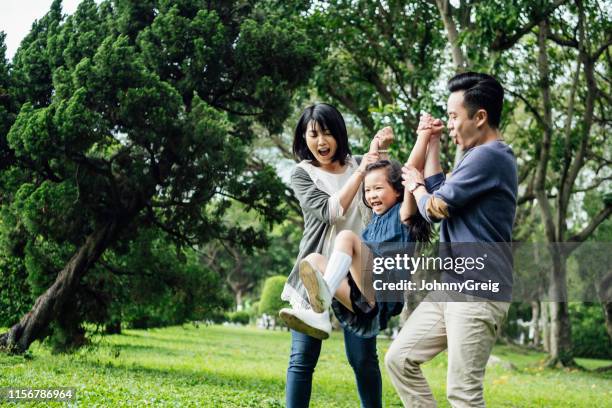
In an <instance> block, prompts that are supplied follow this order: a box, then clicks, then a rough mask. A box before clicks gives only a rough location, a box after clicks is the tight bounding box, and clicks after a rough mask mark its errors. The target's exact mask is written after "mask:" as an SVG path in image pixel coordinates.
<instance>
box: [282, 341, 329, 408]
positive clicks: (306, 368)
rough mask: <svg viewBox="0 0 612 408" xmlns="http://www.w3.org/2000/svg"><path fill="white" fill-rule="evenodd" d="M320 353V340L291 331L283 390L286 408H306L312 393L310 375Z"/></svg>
mask: <svg viewBox="0 0 612 408" xmlns="http://www.w3.org/2000/svg"><path fill="white" fill-rule="evenodd" d="M320 353H321V340H318V339H315V338H314V337H310V336H308V335H306V334H303V333H300V332H297V331H295V330H291V356H290V358H289V368H287V385H286V389H285V395H286V404H287V408H302V407H304V408H307V407H308V405H309V403H310V393H311V391H312V374H313V373H314V369H315V366H316V365H317V361H318V360H319V354H320Z"/></svg>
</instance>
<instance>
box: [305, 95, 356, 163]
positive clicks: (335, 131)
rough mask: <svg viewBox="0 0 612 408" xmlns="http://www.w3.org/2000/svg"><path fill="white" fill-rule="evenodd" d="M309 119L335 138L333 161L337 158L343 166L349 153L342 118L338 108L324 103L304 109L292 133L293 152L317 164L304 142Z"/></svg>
mask: <svg viewBox="0 0 612 408" xmlns="http://www.w3.org/2000/svg"><path fill="white" fill-rule="evenodd" d="M311 121H315V122H316V123H318V124H319V126H320V127H321V130H323V131H326V130H328V131H329V133H331V134H332V136H333V137H334V139H336V144H337V148H336V153H335V154H334V157H333V161H336V160H337V161H339V162H340V165H342V166H344V165H345V163H346V159H347V157H348V156H350V155H351V150H350V147H349V143H348V135H347V133H346V125H345V124H344V118H343V117H342V115H341V114H340V112H339V111H338V109H336V108H334V107H333V106H332V105H328V104H326V103H315V104H314V105H311V106H309V107H307V108H306V109H304V112H303V113H302V116H300V119H299V120H298V123H297V126H296V127H295V133H294V135H293V154H294V155H295V156H297V157H298V158H299V159H300V160H312V164H313V165H315V166H318V165H319V163H318V162H317V160H316V159H315V157H314V156H313V154H312V153H311V152H310V150H309V149H308V145H307V144H306V131H307V130H308V129H307V128H308V124H309V123H310V122H311Z"/></svg>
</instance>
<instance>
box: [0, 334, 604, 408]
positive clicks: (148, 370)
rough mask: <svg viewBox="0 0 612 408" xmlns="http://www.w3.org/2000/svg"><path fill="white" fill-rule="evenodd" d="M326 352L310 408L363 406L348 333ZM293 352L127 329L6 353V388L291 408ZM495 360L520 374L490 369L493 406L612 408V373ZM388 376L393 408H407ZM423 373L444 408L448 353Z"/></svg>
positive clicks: (124, 401) (278, 343)
mask: <svg viewBox="0 0 612 408" xmlns="http://www.w3.org/2000/svg"><path fill="white" fill-rule="evenodd" d="M323 346H324V347H323V351H322V353H321V358H320V361H319V364H318V366H317V370H316V372H315V376H314V384H313V398H312V403H311V406H312V407H351V408H353V407H358V406H359V401H358V398H357V391H356V387H355V383H354V377H353V373H352V370H351V369H350V367H349V365H348V362H347V360H346V357H345V354H344V345H343V342H342V334H341V333H338V332H335V333H334V334H333V335H332V338H331V339H330V340H327V341H325V343H324V345H323ZM289 347H290V335H289V333H287V332H279V331H265V330H260V329H255V328H238V327H223V326H209V327H205V326H200V327H199V328H196V327H194V326H191V325H185V326H184V327H171V328H164V329H153V330H148V331H143V330H126V331H125V332H124V334H122V335H117V336H108V337H105V338H103V339H102V340H100V341H99V342H98V344H97V347H95V348H91V349H89V350H81V351H79V352H77V353H76V354H73V355H51V354H50V353H49V350H48V349H47V348H46V347H44V346H41V345H39V344H35V345H33V347H32V349H31V353H30V354H29V356H28V357H9V356H6V355H2V354H0V387H7V386H20V387H52V386H56V387H59V386H73V387H76V389H77V404H78V406H87V407H89V406H100V407H102V406H104V407H106V406H146V405H150V406H160V405H164V406H203V407H226V406H227V407H282V406H284V386H285V370H286V366H287V360H288V356H289ZM388 347H389V341H387V340H384V339H381V340H380V341H379V356H380V358H381V368H382V358H383V356H384V354H385V352H386V350H387V349H388ZM493 353H494V354H495V355H497V356H499V357H501V358H502V359H504V360H508V361H511V362H512V363H513V364H514V365H515V366H516V367H517V369H516V370H505V369H503V368H501V367H492V368H490V369H487V374H486V378H485V397H486V400H487V403H488V406H490V407H589V408H591V407H605V406H608V407H611V406H612V404H611V403H610V402H609V401H612V381H611V380H612V376H611V375H610V374H609V373H606V374H601V373H594V372H587V371H578V370H571V371H570V370H549V369H545V368H543V367H542V366H541V363H542V362H543V360H544V358H545V355H544V354H542V353H536V352H533V351H525V350H523V349H519V348H516V347H510V346H497V347H496V348H495V349H494V351H493ZM579 363H580V364H583V365H584V366H585V367H587V368H591V369H592V368H595V367H598V366H604V365H610V364H612V362H611V361H597V360H586V359H580V360H579ZM382 371H383V381H384V383H383V388H384V406H385V407H401V403H400V401H399V398H398V397H397V396H396V394H395V390H394V389H393V387H392V385H391V383H390V382H389V378H388V376H387V375H386V373H385V372H384V368H383V369H382ZM423 371H424V372H425V375H426V377H427V379H428V381H429V383H430V384H431V386H432V390H433V392H434V395H435V397H436V399H437V400H438V403H439V406H441V407H446V406H448V403H447V402H446V399H445V379H446V354H445V353H442V354H440V355H439V356H438V357H436V358H435V359H434V360H433V361H431V362H429V363H427V364H425V365H424V367H423ZM0 404H1V403H0ZM32 405H34V404H21V405H20V406H32ZM39 405H40V406H42V404H39ZM56 405H60V404H59V403H58V404H56ZM45 406H46V405H45Z"/></svg>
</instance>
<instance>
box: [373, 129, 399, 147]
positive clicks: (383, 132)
mask: <svg viewBox="0 0 612 408" xmlns="http://www.w3.org/2000/svg"><path fill="white" fill-rule="evenodd" d="M394 138H395V135H394V134H393V128H391V126H386V127H384V128H382V129H380V130H379V131H378V132H377V133H376V135H375V136H374V139H373V140H372V143H371V144H370V152H377V151H378V149H382V150H386V149H388V148H389V146H391V143H393V139H394ZM373 148H375V150H372V149H373Z"/></svg>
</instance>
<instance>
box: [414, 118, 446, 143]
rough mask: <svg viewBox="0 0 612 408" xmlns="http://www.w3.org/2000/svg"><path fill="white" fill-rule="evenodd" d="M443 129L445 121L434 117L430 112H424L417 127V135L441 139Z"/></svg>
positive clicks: (430, 138)
mask: <svg viewBox="0 0 612 408" xmlns="http://www.w3.org/2000/svg"><path fill="white" fill-rule="evenodd" d="M443 129H444V123H443V122H442V121H441V120H440V119H437V118H434V117H433V116H431V115H430V114H429V113H423V114H422V115H421V119H420V120H419V126H418V127H417V135H418V137H424V138H427V139H428V140H429V141H433V140H440V136H442V130H443Z"/></svg>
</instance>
